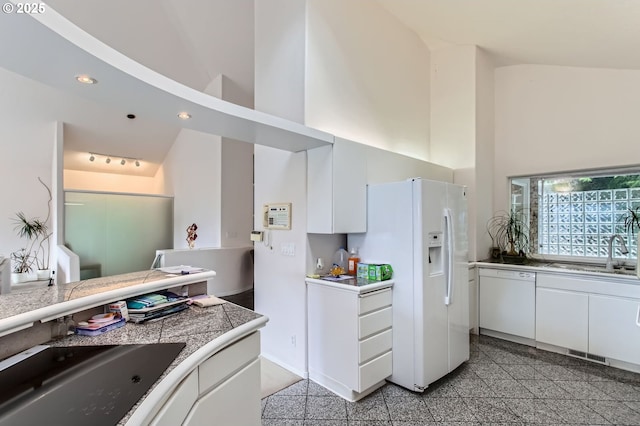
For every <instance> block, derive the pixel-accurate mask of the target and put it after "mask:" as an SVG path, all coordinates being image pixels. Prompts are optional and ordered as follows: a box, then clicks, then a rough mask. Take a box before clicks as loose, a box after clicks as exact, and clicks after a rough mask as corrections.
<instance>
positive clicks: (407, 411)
mask: <svg viewBox="0 0 640 426" xmlns="http://www.w3.org/2000/svg"><path fill="white" fill-rule="evenodd" d="M436 424H438V425H484V424H492V425H500V424H503V425H514V424H518V425H525V424H547V425H550V424H551V425H554V424H562V425H566V424H571V425H578V424H580V425H585V424H588V425H608V424H615V425H640V374H635V373H630V372H627V371H623V370H619V369H615V368H611V367H605V366H601V365H599V364H594V363H591V362H587V361H583V360H580V359H576V358H572V357H567V356H564V355H559V354H554V353H551V352H547V351H542V350H537V349H535V348H531V347H529V346H524V345H519V344H516V343H511V342H507V341H504V340H500V339H494V338H491V337H487V336H480V337H478V336H472V337H471V359H470V360H469V362H467V363H465V364H463V365H462V366H460V367H459V368H458V369H457V370H456V371H454V372H453V373H451V374H450V375H448V376H446V377H444V378H442V379H441V380H439V381H437V382H436V383H434V384H432V385H431V386H430V387H429V388H428V389H427V390H426V391H425V392H424V393H423V394H419V393H413V392H410V391H408V390H406V389H404V388H402V387H399V386H396V385H394V384H392V383H387V384H386V385H385V386H384V387H382V388H381V389H379V390H377V391H376V392H374V393H373V394H371V395H369V396H368V397H366V398H364V399H362V400H360V401H358V402H355V403H350V402H347V401H345V400H343V399H342V398H340V397H338V396H335V395H334V394H332V393H331V392H329V391H328V390H326V389H325V388H323V387H321V386H319V385H318V384H316V383H314V382H312V381H309V380H303V381H301V382H298V383H296V384H294V385H292V386H290V387H288V388H286V389H283V390H281V391H280V392H278V393H275V394H273V395H271V396H269V397H267V398H265V399H263V400H262V425H263V426H276V425H277V426H320V425H322V426H356V425H358V426H365V425H366V426H369V425H371V426H382V425H385V426H391V425H393V426H417V425H436Z"/></svg>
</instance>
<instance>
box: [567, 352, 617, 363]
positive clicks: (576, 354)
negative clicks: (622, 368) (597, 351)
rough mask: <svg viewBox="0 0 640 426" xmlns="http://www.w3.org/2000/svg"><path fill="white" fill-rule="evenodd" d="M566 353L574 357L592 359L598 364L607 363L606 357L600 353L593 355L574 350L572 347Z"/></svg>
mask: <svg viewBox="0 0 640 426" xmlns="http://www.w3.org/2000/svg"><path fill="white" fill-rule="evenodd" d="M567 355H571V356H574V357H576V358H582V359H586V360H588V361H594V362H597V363H599V364H604V365H609V363H608V362H607V359H606V358H605V357H603V356H600V355H594V354H590V353H587V352H580V351H574V350H573V349H569V350H568V352H567Z"/></svg>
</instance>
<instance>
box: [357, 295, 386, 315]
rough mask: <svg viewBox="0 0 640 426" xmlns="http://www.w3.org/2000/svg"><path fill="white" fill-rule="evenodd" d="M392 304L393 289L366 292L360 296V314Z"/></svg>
mask: <svg viewBox="0 0 640 426" xmlns="http://www.w3.org/2000/svg"><path fill="white" fill-rule="evenodd" d="M385 306H391V289H390V288H385V289H382V290H377V291H372V292H370V293H364V294H361V295H359V296H358V315H362V314H366V313H368V312H371V311H375V310H376V309H380V308H384V307H385Z"/></svg>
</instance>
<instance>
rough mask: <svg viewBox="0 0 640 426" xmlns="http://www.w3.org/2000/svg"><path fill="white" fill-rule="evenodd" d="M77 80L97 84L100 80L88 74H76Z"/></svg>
mask: <svg viewBox="0 0 640 426" xmlns="http://www.w3.org/2000/svg"><path fill="white" fill-rule="evenodd" d="M76 80H77V81H78V82H79V83H82V84H96V83H97V82H98V80H96V79H95V78H93V77H91V76H89V75H86V74H80V75H76Z"/></svg>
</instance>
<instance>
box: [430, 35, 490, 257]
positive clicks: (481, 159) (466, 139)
mask: <svg viewBox="0 0 640 426" xmlns="http://www.w3.org/2000/svg"><path fill="white" fill-rule="evenodd" d="M493 71H494V65H493V62H492V61H491V59H490V58H489V55H487V53H486V52H484V51H483V50H482V49H480V48H478V47H477V46H469V45H464V46H447V47H443V48H440V49H438V50H435V51H433V52H432V54H431V151H430V154H431V155H430V159H431V161H433V162H435V163H438V164H442V165H445V166H447V167H451V168H453V169H454V170H455V173H454V181H455V182H456V183H458V184H461V185H466V186H467V188H468V191H467V194H468V207H469V210H468V217H469V223H468V225H469V260H478V259H484V258H485V257H486V253H487V252H488V248H489V246H490V245H491V242H490V240H489V239H488V235H487V233H486V226H485V224H486V222H487V220H488V219H489V217H491V215H492V209H493V203H492V200H493V190H492V185H493V180H492V179H493V173H492V172H493V140H494V134H493V125H494V96H493V92H494V84H493V81H494V77H493Z"/></svg>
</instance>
